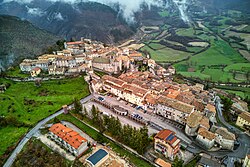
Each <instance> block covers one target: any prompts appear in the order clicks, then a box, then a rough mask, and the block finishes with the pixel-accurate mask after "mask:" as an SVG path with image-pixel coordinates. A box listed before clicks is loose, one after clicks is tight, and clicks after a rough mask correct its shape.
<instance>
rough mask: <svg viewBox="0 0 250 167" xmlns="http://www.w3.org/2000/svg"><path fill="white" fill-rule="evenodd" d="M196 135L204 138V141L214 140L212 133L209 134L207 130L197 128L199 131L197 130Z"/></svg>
mask: <svg viewBox="0 0 250 167" xmlns="http://www.w3.org/2000/svg"><path fill="white" fill-rule="evenodd" d="M198 134H199V135H200V136H202V137H205V138H206V139H208V140H210V141H211V140H213V139H215V134H214V133H212V132H209V131H208V130H207V129H205V128H202V127H201V128H199V130H198Z"/></svg>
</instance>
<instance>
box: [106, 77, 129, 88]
mask: <svg viewBox="0 0 250 167" xmlns="http://www.w3.org/2000/svg"><path fill="white" fill-rule="evenodd" d="M102 79H103V80H105V81H106V82H111V83H114V84H116V85H119V86H122V85H123V84H124V83H125V82H124V81H123V80H120V79H117V78H115V77H111V76H109V75H104V76H103V77H102Z"/></svg>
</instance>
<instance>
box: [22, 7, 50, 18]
mask: <svg viewBox="0 0 250 167" xmlns="http://www.w3.org/2000/svg"><path fill="white" fill-rule="evenodd" d="M26 8H27V10H28V13H29V14H31V15H34V16H42V15H44V14H45V12H43V11H42V10H41V9H39V8H30V7H28V6H26Z"/></svg>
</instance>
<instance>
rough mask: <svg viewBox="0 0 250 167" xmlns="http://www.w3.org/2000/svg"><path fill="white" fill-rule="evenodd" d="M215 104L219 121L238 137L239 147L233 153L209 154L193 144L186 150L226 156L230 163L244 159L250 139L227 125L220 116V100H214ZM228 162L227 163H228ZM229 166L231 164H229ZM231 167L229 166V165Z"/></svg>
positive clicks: (211, 153)
mask: <svg viewBox="0 0 250 167" xmlns="http://www.w3.org/2000/svg"><path fill="white" fill-rule="evenodd" d="M215 102H216V110H217V115H218V118H219V120H220V121H221V122H222V124H223V125H224V126H225V127H226V128H227V129H228V130H229V131H231V132H232V133H234V134H235V135H236V136H238V139H237V140H238V142H239V143H240V145H239V147H238V148H237V149H236V150H234V151H228V150H227V151H223V150H220V151H216V152H209V151H205V150H204V149H202V148H201V147H199V146H198V145H195V143H193V144H192V146H191V147H188V150H189V151H191V152H193V153H200V152H205V153H207V154H210V155H212V156H215V157H221V158H222V157H224V156H228V157H229V160H228V161H230V162H232V161H233V160H235V159H236V158H240V159H242V158H245V156H246V154H247V153H248V151H249V150H250V137H249V136H248V135H246V134H245V133H244V132H242V131H240V130H239V129H237V128H236V127H234V126H232V125H230V124H229V123H227V122H226V121H225V119H224V117H223V115H222V106H223V105H222V104H221V100H220V98H219V97H216V98H215ZM230 162H228V163H230ZM230 164H231V163H230ZM229 166H231V165H229Z"/></svg>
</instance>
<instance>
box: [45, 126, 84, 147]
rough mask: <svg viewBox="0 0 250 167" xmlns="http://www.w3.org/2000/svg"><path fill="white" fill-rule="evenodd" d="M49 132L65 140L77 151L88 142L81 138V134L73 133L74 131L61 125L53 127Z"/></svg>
mask: <svg viewBox="0 0 250 167" xmlns="http://www.w3.org/2000/svg"><path fill="white" fill-rule="evenodd" d="M49 131H50V132H52V133H54V134H55V135H57V136H58V137H60V138H61V139H63V140H64V141H65V142H67V143H68V144H69V145H71V146H72V147H74V148H75V149H78V148H79V147H80V146H81V145H82V143H84V142H87V140H86V139H85V138H83V137H82V136H80V134H79V133H77V132H75V131H73V130H72V129H70V128H68V127H66V126H64V125H63V124H61V123H57V124H54V125H52V126H51V127H50V128H49Z"/></svg>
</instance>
